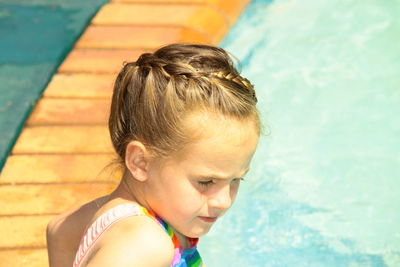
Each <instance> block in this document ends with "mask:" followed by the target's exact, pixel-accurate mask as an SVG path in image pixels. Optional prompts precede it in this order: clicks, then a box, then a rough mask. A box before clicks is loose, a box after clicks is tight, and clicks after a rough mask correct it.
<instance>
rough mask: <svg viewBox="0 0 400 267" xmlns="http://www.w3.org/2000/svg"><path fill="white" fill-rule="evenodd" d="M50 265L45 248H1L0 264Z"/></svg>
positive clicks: (20, 265) (34, 266)
mask: <svg viewBox="0 0 400 267" xmlns="http://www.w3.org/2000/svg"><path fill="white" fill-rule="evenodd" d="M48 265H49V263H48V258H47V249H45V248H41V249H12V250H0V266H12V267H27V266H29V267H43V266H48Z"/></svg>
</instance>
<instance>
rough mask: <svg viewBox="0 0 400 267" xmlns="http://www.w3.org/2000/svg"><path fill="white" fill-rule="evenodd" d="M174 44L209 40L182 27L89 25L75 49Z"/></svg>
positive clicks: (152, 47)
mask: <svg viewBox="0 0 400 267" xmlns="http://www.w3.org/2000/svg"><path fill="white" fill-rule="evenodd" d="M176 42H194V43H209V39H207V38H206V37H205V36H204V35H202V34H200V33H198V32H196V31H194V30H192V29H187V28H184V27H157V26H153V27H151V26H135V25H132V26H113V25H91V26H89V27H88V28H87V29H86V31H85V33H84V34H83V35H82V37H81V38H80V40H79V41H78V43H77V44H76V47H79V48H117V49H124V48H143V47H145V48H151V49H156V48H158V47H160V46H162V45H165V44H170V43H176Z"/></svg>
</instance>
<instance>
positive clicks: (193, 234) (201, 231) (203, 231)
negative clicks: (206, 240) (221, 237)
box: [186, 227, 211, 238]
mask: <svg viewBox="0 0 400 267" xmlns="http://www.w3.org/2000/svg"><path fill="white" fill-rule="evenodd" d="M210 229H211V227H207V228H200V229H195V230H192V231H190V232H189V233H188V234H187V235H186V236H187V237H191V238H199V237H202V236H203V235H205V234H207V233H208V232H209V231H210Z"/></svg>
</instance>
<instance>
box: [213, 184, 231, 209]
mask: <svg viewBox="0 0 400 267" xmlns="http://www.w3.org/2000/svg"><path fill="white" fill-rule="evenodd" d="M232 193H233V192H232V191H231V186H230V185H224V186H223V187H222V188H220V189H219V190H218V191H216V192H215V194H213V195H212V196H210V198H209V200H208V205H209V207H210V208H213V209H219V210H227V209H229V208H230V207H231V205H232V201H233V195H232Z"/></svg>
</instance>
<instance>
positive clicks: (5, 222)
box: [0, 187, 54, 266]
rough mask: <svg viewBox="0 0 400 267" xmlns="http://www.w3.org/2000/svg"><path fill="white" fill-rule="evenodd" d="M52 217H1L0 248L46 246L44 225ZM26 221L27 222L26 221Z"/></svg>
mask: <svg viewBox="0 0 400 267" xmlns="http://www.w3.org/2000/svg"><path fill="white" fill-rule="evenodd" d="M0 188H1V187H0ZM0 190H1V189H0ZM53 217H54V216H53V215H38V216H11V217H1V219H0V236H1V238H0V248H17V247H40V246H41V247H43V246H46V226H47V223H48V222H49V221H50V219H51V218H53ZM27 221H29V223H26V222H27ZM0 251H1V250H0ZM1 258H2V257H0V259H1ZM0 266H3V265H0ZM9 266H14V265H9Z"/></svg>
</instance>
